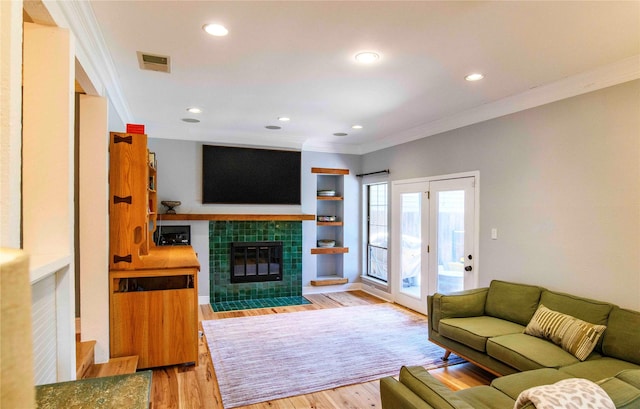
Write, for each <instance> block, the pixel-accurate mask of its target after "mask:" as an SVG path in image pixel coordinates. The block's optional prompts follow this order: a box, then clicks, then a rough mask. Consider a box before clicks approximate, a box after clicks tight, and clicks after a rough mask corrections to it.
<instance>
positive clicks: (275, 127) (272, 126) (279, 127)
mask: <svg viewBox="0 0 640 409" xmlns="http://www.w3.org/2000/svg"><path fill="white" fill-rule="evenodd" d="M265 128H267V129H282V127H281V126H277V125H267V126H265Z"/></svg>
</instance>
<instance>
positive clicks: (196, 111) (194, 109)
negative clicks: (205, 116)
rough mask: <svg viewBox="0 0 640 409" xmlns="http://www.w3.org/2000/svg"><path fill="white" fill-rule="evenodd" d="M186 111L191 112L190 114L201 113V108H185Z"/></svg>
mask: <svg viewBox="0 0 640 409" xmlns="http://www.w3.org/2000/svg"><path fill="white" fill-rule="evenodd" d="M187 111H189V112H191V113H192V114H201V113H202V110H201V109H200V108H197V107H191V108H187Z"/></svg>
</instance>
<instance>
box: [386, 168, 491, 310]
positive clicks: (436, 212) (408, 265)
mask: <svg viewBox="0 0 640 409" xmlns="http://www.w3.org/2000/svg"><path fill="white" fill-rule="evenodd" d="M476 179H477V175H475V174H474V175H469V176H466V175H465V176H460V175H459V176H457V177H442V178H438V179H418V180H409V181H399V182H394V183H393V185H392V194H393V200H392V218H393V219H392V224H391V226H392V249H391V250H392V277H393V278H392V280H393V284H392V292H393V295H394V299H395V301H396V302H397V303H399V304H402V305H404V306H406V307H408V308H411V309H413V310H415V311H418V312H422V313H425V314H426V312H427V295H428V294H433V293H435V292H451V291H459V290H463V289H467V288H472V287H475V286H476V283H477V275H476V270H477V268H476V266H477V250H476V243H477V240H476V230H477V228H476V226H477V221H478V212H477V204H476V201H477V197H476V196H477V192H476Z"/></svg>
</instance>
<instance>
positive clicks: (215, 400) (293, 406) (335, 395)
mask: <svg viewBox="0 0 640 409" xmlns="http://www.w3.org/2000/svg"><path fill="white" fill-rule="evenodd" d="M305 297H306V298H307V299H309V301H311V302H312V304H309V305H300V306H292V307H275V308H263V309H256V310H243V311H230V312H213V310H212V309H211V306H209V305H201V306H200V311H199V321H200V322H201V321H203V320H215V319H225V318H232V317H246V316H254V315H264V314H280V313H286V312H294V311H305V310H316V309H323V308H342V307H350V306H357V305H369V304H379V303H384V302H385V301H383V300H380V299H378V298H376V297H374V296H371V295H369V294H366V293H364V292H362V291H350V292H342V293H328V294H314V295H307V296H305ZM200 329H202V326H201V324H200ZM425 342H428V341H427V340H426V339H425ZM198 348H199V349H198V351H199V358H198V359H199V365H198V366H194V365H191V366H173V367H167V368H161V369H155V370H154V371H153V383H152V390H151V408H153V409H165V408H166V409H174V408H176V409H199V408H202V409H205V408H206V409H224V407H223V405H222V398H221V397H220V390H219V389H218V382H217V380H216V374H215V368H214V367H213V364H212V362H211V357H210V355H209V348H208V346H207V342H206V340H205V338H204V337H200V341H199V347H198ZM399 370H400V368H398V371H399ZM430 372H431V374H432V375H433V376H435V377H436V378H438V379H440V380H441V381H442V382H443V383H444V384H445V385H447V386H448V387H449V388H451V389H453V390H458V389H464V388H468V387H471V386H476V385H487V384H489V383H490V382H491V380H492V379H493V375H491V374H489V373H488V372H485V371H483V370H482V369H479V368H477V367H476V366H474V365H472V364H462V365H455V366H452V367H450V368H440V369H435V370H432V371H430ZM381 407H382V406H381V403H380V388H379V382H378V381H372V382H367V383H363V384H358V385H351V386H345V387H342V388H335V389H330V390H326V391H321V392H316V393H311V394H307V395H300V396H294V397H290V398H285V399H278V400H273V401H269V402H263V403H258V404H254V405H249V406H243V407H242V409H302V408H308V409H365V408H369V409H380V408H381Z"/></svg>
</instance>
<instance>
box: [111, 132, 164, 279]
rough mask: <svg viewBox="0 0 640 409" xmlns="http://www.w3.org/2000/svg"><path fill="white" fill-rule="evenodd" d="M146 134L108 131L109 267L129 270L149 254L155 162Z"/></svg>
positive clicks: (155, 212)
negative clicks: (149, 149)
mask: <svg viewBox="0 0 640 409" xmlns="http://www.w3.org/2000/svg"><path fill="white" fill-rule="evenodd" d="M149 156H150V155H149V151H148V149H147V135H141V134H124V133H117V132H112V133H111V134H110V144H109V197H110V198H109V216H110V217H109V267H110V268H111V269H116V270H133V269H136V268H139V267H140V265H141V260H142V259H141V257H142V256H144V255H147V254H149V248H150V247H151V246H153V231H154V230H155V228H156V226H155V225H156V217H157V210H156V209H157V206H158V203H157V198H156V184H157V181H156V169H155V161H154V163H153V164H152V163H150V161H149Z"/></svg>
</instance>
